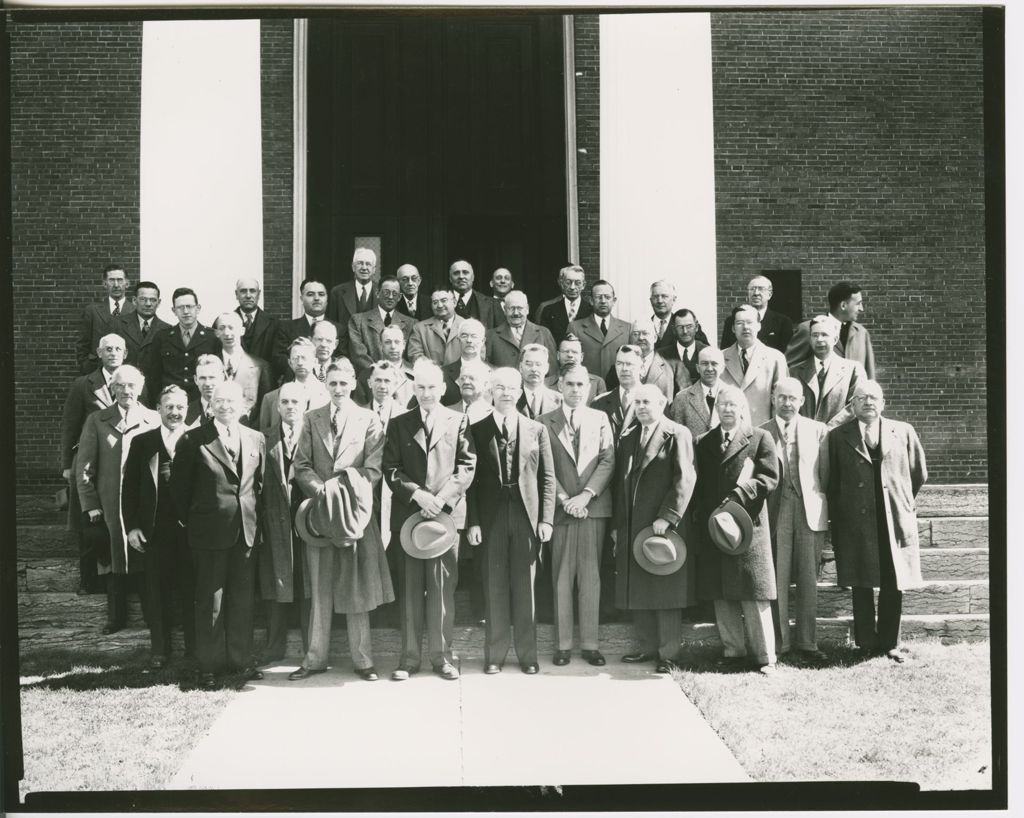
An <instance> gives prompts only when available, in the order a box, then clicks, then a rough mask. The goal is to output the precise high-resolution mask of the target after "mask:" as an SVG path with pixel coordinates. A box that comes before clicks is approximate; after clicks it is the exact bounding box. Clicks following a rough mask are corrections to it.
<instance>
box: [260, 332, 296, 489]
mask: <svg viewBox="0 0 1024 818" xmlns="http://www.w3.org/2000/svg"><path fill="white" fill-rule="evenodd" d="M253 323H254V324H255V322H253ZM267 457H269V458H270V461H271V462H272V463H273V464H274V467H275V471H276V472H277V479H278V482H279V483H280V484H281V485H282V486H283V487H284V489H285V492H287V490H288V475H287V474H286V473H285V470H284V465H285V450H284V437H282V435H281V423H280V422H278V424H277V425H276V426H274V427H273V428H272V429H271V430H270V432H268V433H267Z"/></svg>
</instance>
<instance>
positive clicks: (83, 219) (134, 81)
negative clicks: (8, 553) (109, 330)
mask: <svg viewBox="0 0 1024 818" xmlns="http://www.w3.org/2000/svg"><path fill="white" fill-rule="evenodd" d="M8 31H9V34H10V47H11V51H10V70H11V74H10V76H11V177H12V211H13V213H12V221H13V256H14V266H13V280H14V305H15V315H16V316H17V319H16V320H17V327H16V330H17V336H16V337H17V339H18V343H17V344H16V345H15V354H14V367H15V404H16V409H15V422H16V427H17V453H16V468H17V476H18V485H19V487H26V486H33V485H49V484H52V483H54V482H55V481H58V482H59V462H58V445H59V429H60V417H61V408H62V406H63V403H64V397H65V395H66V391H67V386H68V385H69V384H70V382H71V380H72V379H73V378H74V376H75V374H76V372H77V367H76V365H75V355H74V349H73V343H74V338H75V336H76V332H77V327H78V319H79V316H80V315H81V311H82V306H83V304H84V303H85V302H88V301H90V300H97V301H98V300H99V299H100V298H101V297H102V294H103V290H102V286H101V283H100V281H101V274H102V270H103V267H104V266H105V265H107V264H108V263H111V262H113V261H116V262H120V263H122V264H124V265H125V271H126V272H127V274H128V277H129V278H130V279H131V280H132V281H133V283H134V282H137V281H138V272H139V112H140V76H141V73H140V72H141V59H142V23H141V22H129V23H106V24H104V25H102V26H100V25H95V24H88V23H82V24H77V23H66V24H28V23H18V22H10V23H9V28H8Z"/></svg>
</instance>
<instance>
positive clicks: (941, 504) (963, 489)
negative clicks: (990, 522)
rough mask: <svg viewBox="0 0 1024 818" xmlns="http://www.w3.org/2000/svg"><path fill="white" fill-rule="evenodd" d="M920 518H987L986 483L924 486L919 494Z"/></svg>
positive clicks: (918, 511) (918, 510)
mask: <svg viewBox="0 0 1024 818" xmlns="http://www.w3.org/2000/svg"><path fill="white" fill-rule="evenodd" d="M917 514H918V516H919V517H987V516H988V486H987V485H986V484H985V483H949V484H945V485H942V484H931V485H925V486H922V488H921V491H919V492H918V494H917Z"/></svg>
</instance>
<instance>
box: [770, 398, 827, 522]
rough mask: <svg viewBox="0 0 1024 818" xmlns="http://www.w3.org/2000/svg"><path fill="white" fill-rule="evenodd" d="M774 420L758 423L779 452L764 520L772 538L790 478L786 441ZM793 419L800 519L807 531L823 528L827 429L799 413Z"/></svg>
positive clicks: (824, 519) (825, 501) (825, 506)
mask: <svg viewBox="0 0 1024 818" xmlns="http://www.w3.org/2000/svg"><path fill="white" fill-rule="evenodd" d="M778 421H779V419H778V418H777V417H775V418H772V419H771V420H768V421H765V422H764V423H763V424H762V425H761V427H760V428H761V429H763V430H764V431H766V432H768V434H770V435H771V436H772V440H774V441H775V451H776V452H777V454H778V456H779V484H778V486H776V488H774V489H772V491H771V492H769V494H768V522H769V523H770V524H771V532H772V542H775V539H776V534H777V528H778V524H779V507H780V505H781V504H782V493H783V491H784V490H785V484H786V483H788V482H789V479H790V477H789V473H788V469H789V464H788V463H786V445H785V441H783V439H782V432H781V430H780V429H779V422H778ZM793 422H794V424H795V428H796V462H797V470H798V471H799V473H800V477H799V480H800V496H801V499H802V500H803V507H804V520H805V521H806V523H807V526H808V528H810V529H811V531H826V530H827V529H828V499H827V498H826V496H825V486H827V485H828V445H827V443H826V442H825V437H826V436H827V435H828V429H827V428H826V426H825V424H824V423H818V421H816V420H811V419H810V418H805V417H800V416H799V415H797V417H796V418H795V419H794V421H793Z"/></svg>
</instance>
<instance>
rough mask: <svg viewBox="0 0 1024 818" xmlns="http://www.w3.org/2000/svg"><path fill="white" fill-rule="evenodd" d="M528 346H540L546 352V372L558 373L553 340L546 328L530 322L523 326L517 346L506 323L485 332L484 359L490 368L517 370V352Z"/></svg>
mask: <svg viewBox="0 0 1024 818" xmlns="http://www.w3.org/2000/svg"><path fill="white" fill-rule="evenodd" d="M528 344H540V345H541V346H543V347H545V348H547V351H548V372H556V373H557V371H558V359H557V358H556V357H555V351H556V347H555V339H554V338H552V337H551V332H550V331H549V330H548V329H547V328H546V327H540V326H537V325H536V324H534V323H533V322H532V321H527V322H526V323H525V324H524V325H523V339H522V341H521V342H520V343H519V344H518V345H517V344H516V342H515V340H514V339H513V338H512V327H510V326H509V325H508V324H507V323H505V324H501V325H500V326H497V327H495V328H494V329H489V330H487V335H486V338H485V340H484V349H485V353H484V357H485V358H486V359H487V362H488V363H489V364H490V365H491V366H510V367H512V368H513V369H518V368H519V351H520V350H521V349H522V348H523V347H525V346H527V345H528Z"/></svg>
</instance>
